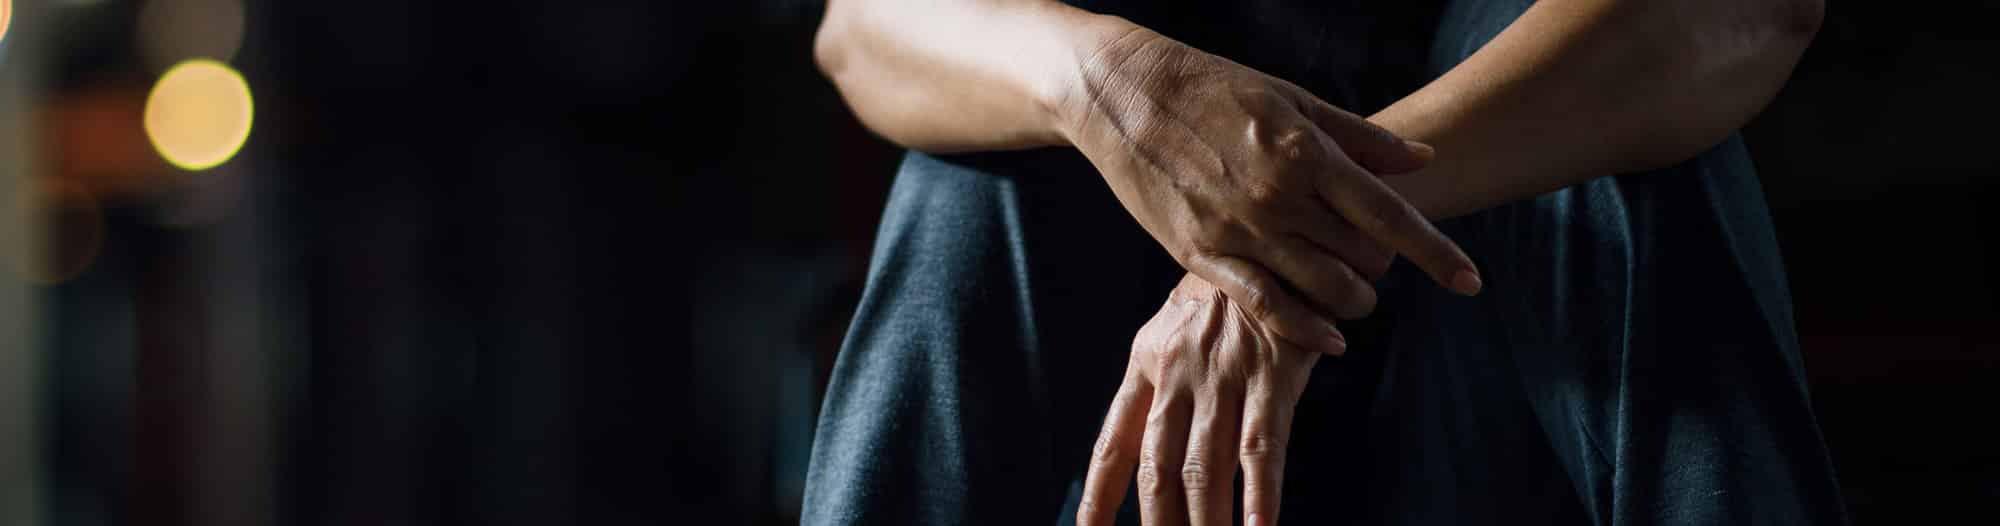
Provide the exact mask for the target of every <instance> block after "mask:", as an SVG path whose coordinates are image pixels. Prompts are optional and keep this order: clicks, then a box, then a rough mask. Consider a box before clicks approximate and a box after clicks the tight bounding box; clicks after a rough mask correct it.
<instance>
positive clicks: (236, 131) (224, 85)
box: [146, 59, 255, 170]
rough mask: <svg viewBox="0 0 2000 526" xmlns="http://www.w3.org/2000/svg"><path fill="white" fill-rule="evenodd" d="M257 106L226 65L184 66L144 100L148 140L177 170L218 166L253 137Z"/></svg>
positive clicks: (177, 67) (171, 71)
mask: <svg viewBox="0 0 2000 526" xmlns="http://www.w3.org/2000/svg"><path fill="white" fill-rule="evenodd" d="M253 106H254V105H253V103H252V101H251V100H250V85H249V83H246V82H244V81H243V76H242V75H240V74H237V73H236V70H234V69H231V68H230V67H229V66H228V65H227V64H223V63H221V62H216V61H214V60H209V59H196V60H189V61H186V62H181V63H180V64H176V65H174V67H173V68H170V69H168V70H167V72H166V73H165V74H162V75H160V81H159V83H157V84H154V85H153V92H152V93H151V94H148V95H147V96H146V138H147V139H148V140H151V141H152V143H153V149H155V150H158V151H159V152H160V157H164V158H166V160H167V162H169V163H173V165H174V166H178V167H181V168H182V169H186V170H206V169H209V168H214V167H216V166H217V165H220V164H222V163H225V162H228V161H229V158H230V157H234V156H235V155H236V151H237V150H239V149H242V148H243V142H244V141H245V140H248V139H249V138H250V121H251V117H252V115H253V114H254V113H255V109H254V107H253Z"/></svg>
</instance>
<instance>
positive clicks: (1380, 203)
mask: <svg viewBox="0 0 2000 526" xmlns="http://www.w3.org/2000/svg"><path fill="white" fill-rule="evenodd" d="M815 48H816V54H817V57H818V60H819V63H820V67H821V69H822V70H824V71H825V72H826V74H827V76H828V77H829V78H831V79H833V81H834V84H836V85H837V86H838V87H839V89H840V92H841V94H842V97H844V98H845V99H846V100H847V103H848V106H849V107H851V108H852V109H853V110H854V112H855V114H856V115H858V116H860V118H861V120H862V122H863V123H864V124H867V125H868V127H869V128H870V129H871V130H873V131H875V132H876V133H878V134H881V135H882V136H883V137H887V138H888V139H890V140H892V141H895V142H897V143H899V144H902V145H904V146H908V147H911V148H916V149H920V150H926V151H932V152H940V151H943V152H957V151H968V150H996V149H1012V148H1027V147H1034V146H1049V145H1069V146H1074V147H1075V148H1076V149H1077V150H1078V151H1079V152H1081V153H1082V154H1083V156H1084V157H1086V158H1088V159H1089V160H1090V162H1091V164H1092V165H1093V166H1095V167H1096V168H1097V171H1098V172H1099V174H1100V175H1102V176H1103V178H1104V180H1105V182H1106V184H1107V185H1108V186H1110V188H1111V190H1112V193H1113V194H1114V195H1116V196H1117V198H1118V201H1119V203H1120V204H1121V205H1123V206H1124V208H1125V209H1126V211H1128V212H1130V213H1131V214H1132V216H1133V218H1134V219H1136V220H1138V222H1139V225H1140V226H1142V227H1144V228H1145V229H1146V232H1147V233H1148V234H1150V235H1152V237H1153V238H1154V239H1156V240H1158V241H1159V242H1160V244H1161V245H1162V247H1163V248H1165V249H1166V250H1167V252H1168V253H1169V254H1171V255H1172V256H1173V257H1174V259H1175V260H1176V261H1178V262H1179V263H1180V264H1181V266H1182V267H1184V268H1186V269H1188V271H1189V272H1192V273H1194V274H1196V275H1198V276H1201V278H1202V279H1204V280H1207V281H1208V282H1210V283H1213V284H1214V285H1215V286H1216V287H1217V288H1219V289H1221V290H1223V291H1225V292H1226V293H1228V294H1229V297H1230V298H1232V299H1235V300H1236V301H1237V302H1238V303H1240V304H1242V305H1244V308H1246V309H1248V310H1249V311H1250V312H1251V313H1252V315H1253V316H1255V317H1256V318H1257V319H1259V320H1263V321H1265V322H1266V325H1267V326H1269V327H1272V328H1273V329H1272V330H1273V331H1274V332H1275V333H1277V334H1279V335H1281V336H1283V337H1285V338H1287V339H1288V340H1290V341H1292V342H1295V343H1296V344H1297V345H1299V346H1302V347H1306V348H1314V349H1321V350H1326V351H1329V352H1338V351H1339V350H1341V349H1342V348H1344V345H1345V340H1344V339H1343V337H1342V336H1341V335H1340V333H1339V331H1338V330H1337V329H1335V328H1334V327H1333V325H1332V324H1331V323H1330V320H1331V319H1332V318H1336V317H1341V318H1351V317H1358V316H1362V315H1365V314H1366V313H1367V312H1368V311H1369V310H1371V309H1373V307H1374V304H1375V293H1374V289H1373V287H1372V286H1371V285H1370V284H1369V283H1368V281H1367V280H1366V279H1364V278H1366V277H1369V276H1375V275H1379V274H1380V273H1381V272H1382V271H1383V269H1385V268H1386V267H1387V266H1388V262H1389V255H1388V252H1386V251H1384V250H1381V249H1379V248H1377V246H1378V245H1379V246H1380V247H1387V248H1388V249H1391V250H1394V251H1395V252H1396V253H1400V254H1402V255H1403V256H1404V257H1406V258H1408V259H1409V260H1410V261H1412V262H1414V263H1415V264H1416V265H1417V266H1418V267H1420V268H1423V269H1424V270H1425V271H1426V272H1428V273H1429V274H1430V275H1431V277H1432V278H1433V279H1434V280H1436V281H1437V282H1438V283H1441V284H1446V285H1447V286H1448V287H1450V288H1452V289H1453V290H1456V291H1459V292H1461V293H1465V294H1471V293H1475V292H1477V291H1478V290H1479V287H1480V280H1479V278H1478V272H1477V270H1476V269H1475V268H1474V267H1473V265H1472V261H1471V259H1470V258H1467V257H1466V256H1465V254H1464V252H1463V251H1461V250H1459V248H1458V246H1457V245H1456V244H1454V243H1452V242H1451V240H1449V239H1446V238H1445V237H1444V235H1443V234H1440V233H1438V232H1437V230H1436V229H1435V228H1434V227H1432V226H1431V224H1430V222H1429V221H1426V220H1425V219H1424V217H1423V215H1422V214H1420V213H1419V212H1418V210H1417V209H1416V208H1415V207H1412V206H1410V205H1409V203H1406V202H1404V201H1403V199H1402V198H1401V197H1399V196H1397V195H1396V194H1395V193H1394V192H1393V191H1392V190H1391V189H1390V187H1389V186H1388V185H1387V184H1385V183H1383V182H1382V180H1380V179H1379V178H1377V177H1376V174H1378V173H1399V172H1405V171H1409V170H1412V169H1415V168H1417V167H1420V166H1423V164H1424V163H1425V162H1426V160H1427V159H1428V157H1429V152H1430V148H1429V147H1427V146H1422V145H1419V144H1415V143H1410V142H1407V141H1404V140H1403V139H1402V138H1400V137H1397V136H1396V135H1395V134H1393V133H1390V132H1389V131H1387V130H1385V129H1383V128H1381V127H1379V126H1377V125H1375V124H1372V123H1369V122H1368V121H1367V120H1366V119H1363V118H1361V117H1359V116H1357V115H1354V114H1352V113H1349V112H1346V111H1344V110H1341V109H1339V108H1335V107H1333V106H1332V105H1330V104H1327V103H1326V102H1325V101H1322V100H1320V99H1318V98H1317V97H1314V96H1313V95H1312V94H1311V93H1308V92H1306V91H1305V90H1303V89H1301V88H1299V87H1298V86H1296V85H1293V84H1291V83H1289V82H1286V81H1284V80H1281V79H1278V78H1275V77H1272V76H1270V75H1266V74H1263V73H1261V72H1258V71H1255V70H1252V69H1250V68H1247V67H1244V66H1243V65H1241V64H1237V63H1235V62H1231V61H1229V60H1227V59H1224V58H1221V57H1217V56H1215V55H1212V54H1209V53H1205V52H1202V51H1201V50H1198V49H1194V48H1192V47H1189V46H1187V45H1186V44H1183V43H1180V42H1178V41H1175V40H1173V39H1171V38H1168V37H1166V36H1163V35H1160V34H1158V33H1155V32H1153V31H1151V30H1148V29H1146V28H1143V27H1140V26H1137V25H1134V24H1132V23H1131V22H1129V21H1126V20H1123V19H1120V18H1117V17H1109V16H1102V15H1095V14H1091V13H1087V12H1084V11H1080V10H1077V9H1074V8H1071V7H1068V6H1064V5H1061V4H1059V3H1055V2H1051V1H1046V0H1014V1H1005V0H835V1H833V2H832V3H830V4H829V5H828V6H827V13H826V19H825V21H824V22H823V23H822V25H821V28H820V31H819V34H818V36H817V39H816V42H815ZM1287 285H1289V287H1287ZM1292 291H1297V294H1296V295H1295V294H1294V293H1293V292H1292Z"/></svg>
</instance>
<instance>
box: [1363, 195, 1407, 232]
mask: <svg viewBox="0 0 2000 526" xmlns="http://www.w3.org/2000/svg"><path fill="white" fill-rule="evenodd" d="M1361 208H1362V215H1361V217H1360V218H1358V219H1360V221H1361V223H1362V224H1364V225H1367V226H1369V227H1372V228H1369V230H1376V231H1385V230H1393V229H1399V228H1403V227H1406V226H1408V225H1407V224H1406V223H1405V220H1406V219H1408V218H1407V217H1406V216H1405V214H1404V210H1403V203H1402V201H1400V200H1397V198H1396V197H1395V196H1391V195H1387V194H1381V195H1373V196H1369V197H1368V198H1366V199H1365V200H1363V201H1362V202H1361Z"/></svg>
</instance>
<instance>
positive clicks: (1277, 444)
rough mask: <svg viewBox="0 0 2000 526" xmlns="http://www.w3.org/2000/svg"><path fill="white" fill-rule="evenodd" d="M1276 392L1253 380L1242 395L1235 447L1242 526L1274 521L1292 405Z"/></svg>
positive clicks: (1276, 512) (1289, 429)
mask: <svg viewBox="0 0 2000 526" xmlns="http://www.w3.org/2000/svg"><path fill="white" fill-rule="evenodd" d="M1277 389H1281V388H1280V387H1278V386H1273V385H1270V383H1269V382H1261V383H1260V382H1256V381H1254V380H1253V382H1252V384H1251V387H1250V389H1249V391H1248V392H1247V393H1245V399H1244V403H1243V421H1242V424H1241V425H1242V426H1243V427H1242V431H1241V435H1240V439H1239V440H1238V442H1239V443H1238V446H1237V458H1238V461H1239V462H1241V463H1242V465H1243V524H1244V526H1270V525H1272V524H1276V523H1277V521H1278V501H1279V500H1280V499H1279V498H1280V497H1281V496H1282V490H1283V489H1284V483H1285V443H1286V441H1287V440H1289V439H1290V437H1291V427H1292V404H1291V402H1290V401H1287V400H1281V399H1279V398H1278V395H1279V394H1280V393H1277V392H1275V391H1276V390H1277Z"/></svg>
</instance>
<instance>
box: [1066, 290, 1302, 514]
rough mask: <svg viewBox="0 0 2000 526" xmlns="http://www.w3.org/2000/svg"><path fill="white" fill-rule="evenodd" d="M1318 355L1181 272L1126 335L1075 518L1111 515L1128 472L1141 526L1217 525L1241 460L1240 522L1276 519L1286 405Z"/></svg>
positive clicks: (1289, 410) (1288, 424) (1289, 409)
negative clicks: (1128, 343)
mask: <svg viewBox="0 0 2000 526" xmlns="http://www.w3.org/2000/svg"><path fill="white" fill-rule="evenodd" d="M1319 356H1320V355H1319V353H1315V352H1311V351H1308V350H1306V349H1302V348H1300V347H1298V346H1295V345H1292V344H1290V343H1287V342H1285V341H1284V340H1283V339H1281V338H1278V337H1277V336H1276V335H1275V334H1272V333H1271V332H1269V331H1266V330H1263V329H1262V328H1260V327H1259V325H1258V324H1256V323H1255V322H1253V321H1251V319H1250V317H1249V316H1248V313H1247V312H1246V311H1245V310H1244V309H1243V308H1241V306H1240V305H1238V304H1236V303H1233V302H1231V301H1230V300H1229V299H1228V298H1227V297H1225V296H1224V295H1223V294H1222V293H1220V292H1219V291H1218V290H1217V289H1216V288H1214V287H1213V286H1210V285H1209V284H1208V283H1207V282H1204V281H1202V280H1201V279H1200V278H1198V277H1195V276H1193V275H1189V276H1187V277H1186V278H1183V279H1182V280H1181V283H1180V286H1178V287H1176V288H1175V289H1174V292H1173V294H1172V295H1171V296H1169V298H1168V299H1167V304H1166V306H1164V307H1161V308H1160V312H1159V314H1156V315H1154V316H1153V319H1152V320H1151V321H1148V322H1146V326H1145V327H1144V328H1141V329H1139V335H1138V337H1137V338H1136V339H1135V340H1134V341H1133V342H1132V359H1131V361H1130V363H1129V365H1128V366H1127V367H1126V370H1125V382H1124V384H1123V385H1121V386H1120V387H1119V389H1118V395H1117V398H1115V399H1114V400H1112V402H1111V409H1110V411H1108V412H1107V414H1106V415H1105V418H1104V430H1103V432H1101V433H1100V434H1099V435H1098V438H1097V446H1096V448H1094V449H1093V450H1092V454H1091V459H1090V472H1089V475H1088V476H1087V477H1086V478H1085V481H1084V486H1083V500H1082V502H1081V503H1080V504H1079V506H1078V507H1077V518H1076V523H1077V524H1078V526H1098V525H1108V524H1111V523H1112V521H1113V520H1114V517H1115V515H1116V514H1117V513H1118V506H1119V502H1120V501H1121V500H1123V499H1124V497H1125V483H1126V481H1128V480H1131V477H1132V476H1133V473H1134V469H1136V470H1137V475H1138V483H1139V506H1140V508H1139V510H1140V517H1141V519H1142V521H1143V522H1144V523H1145V524H1147V525H1148V526H1162V525H1180V524H1191V525H1194V526H1204V525H1215V526H1226V525H1228V524H1229V523H1230V521H1229V515H1230V509H1231V502H1230V498H1231V495H1230V493H1231V490H1232V485H1233V482H1234V481H1235V478H1236V467H1237V466H1238V465H1239V464H1240V465H1241V466H1242V467H1243V504H1244V505H1243V510H1244V521H1243V524H1246V525H1249V526H1268V525H1270V524H1274V523H1275V522H1276V521H1277V519H1278V497H1279V491H1278V490H1279V488H1280V486H1281V485H1282V483H1283V477H1284V473H1285V472H1284V463H1285V442H1286V440H1287V439H1288V438H1289V437H1290V435H1291V423H1292V409H1293V405H1294V404H1296V403H1297V402H1298V399H1299V395H1300V394H1301V393H1302V392H1303V391H1304V389H1305V385H1306V379H1307V377H1308V376H1309V375H1310V374H1311V372H1312V367H1313V364H1314V363H1316V362H1317V361H1318V360H1319Z"/></svg>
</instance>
